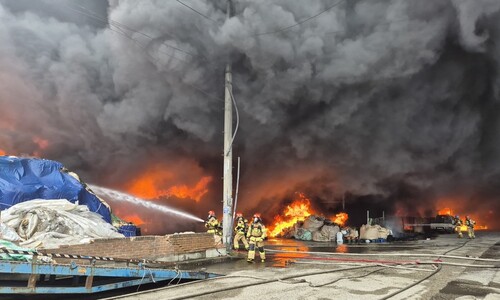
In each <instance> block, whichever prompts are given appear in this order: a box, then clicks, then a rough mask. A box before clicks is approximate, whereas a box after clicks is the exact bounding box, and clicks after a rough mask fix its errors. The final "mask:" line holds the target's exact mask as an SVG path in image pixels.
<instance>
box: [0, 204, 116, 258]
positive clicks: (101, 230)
mask: <svg viewBox="0 0 500 300" xmlns="http://www.w3.org/2000/svg"><path fill="white" fill-rule="evenodd" d="M1 221H2V223H3V224H2V225H5V226H6V227H4V226H2V228H1V229H2V235H3V236H2V237H3V239H7V240H10V241H14V242H19V244H20V245H22V246H25V247H30V248H56V247H58V246H60V245H69V244H81V243H88V242H90V241H91V239H94V238H113V237H123V235H121V234H119V233H117V232H116V229H115V228H114V227H113V226H112V225H111V224H109V223H107V222H106V221H104V220H103V218H102V216H101V215H100V214H98V213H94V212H91V211H89V209H88V207H87V206H85V205H77V204H73V203H71V202H69V201H68V200H66V199H53V200H50V201H47V200H44V199H43V200H42V199H36V200H31V201H27V202H21V203H18V204H16V205H14V206H12V207H10V208H9V209H7V210H5V211H2V214H1ZM16 234H17V235H16Z"/></svg>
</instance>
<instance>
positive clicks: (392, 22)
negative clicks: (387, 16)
mask: <svg viewBox="0 0 500 300" xmlns="http://www.w3.org/2000/svg"><path fill="white" fill-rule="evenodd" d="M408 21H411V19H410V18H406V19H401V20H394V21H388V22H384V23H379V24H376V25H375V26H379V25H391V24H394V23H401V22H408ZM344 32H347V30H345V29H343V30H335V31H328V32H325V33H324V34H335V33H344Z"/></svg>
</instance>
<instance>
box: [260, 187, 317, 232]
mask: <svg viewBox="0 0 500 300" xmlns="http://www.w3.org/2000/svg"><path fill="white" fill-rule="evenodd" d="M297 195H298V198H297V199H295V200H294V201H293V202H292V203H291V204H289V205H287V207H285V210H284V212H283V217H282V216H280V215H277V216H275V217H274V223H273V225H271V226H270V228H269V229H270V230H269V236H272V237H275V236H277V235H278V234H280V233H281V232H282V231H283V230H284V229H286V228H290V227H292V226H293V225H294V224H295V223H297V222H298V221H304V220H305V218H307V217H308V216H310V215H311V214H313V210H312V209H311V201H310V200H309V199H308V198H306V196H305V195H304V194H302V193H298V194H297Z"/></svg>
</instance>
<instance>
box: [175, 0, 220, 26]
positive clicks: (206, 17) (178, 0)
mask: <svg viewBox="0 0 500 300" xmlns="http://www.w3.org/2000/svg"><path fill="white" fill-rule="evenodd" d="M177 2H179V3H180V4H182V5H184V6H185V7H187V8H189V9H190V10H192V11H194V12H195V13H197V14H199V15H200V16H202V17H204V18H205V19H207V20H210V21H212V22H214V23H217V24H219V22H217V21H216V20H214V19H211V18H210V17H209V16H207V15H205V14H203V13H201V12H199V11H197V10H196V9H194V8H192V7H191V6H189V5H187V4H186V3H184V2H182V1H181V0H177Z"/></svg>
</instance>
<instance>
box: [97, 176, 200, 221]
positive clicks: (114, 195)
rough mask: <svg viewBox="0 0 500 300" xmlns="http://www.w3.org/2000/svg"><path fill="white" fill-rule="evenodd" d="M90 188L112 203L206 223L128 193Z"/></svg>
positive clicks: (98, 187) (102, 188)
mask: <svg viewBox="0 0 500 300" xmlns="http://www.w3.org/2000/svg"><path fill="white" fill-rule="evenodd" d="M88 187H89V188H90V189H91V190H92V191H93V192H94V193H96V194H97V195H98V196H102V197H106V198H110V200H112V201H113V200H117V201H124V202H128V203H132V204H135V205H140V206H143V207H146V208H148V209H151V210H154V211H160V212H163V213H166V214H174V215H177V216H181V217H184V218H187V219H190V220H194V221H198V222H204V221H203V219H200V218H198V217H196V216H193V215H191V214H188V213H185V212H182V211H178V210H176V209H173V208H170V207H168V206H164V205H159V204H156V203H152V202H150V201H146V200H144V199H141V198H137V197H134V196H132V195H129V194H127V193H123V192H119V191H116V190H112V189H108V188H104V187H100V186H97V185H88Z"/></svg>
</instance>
